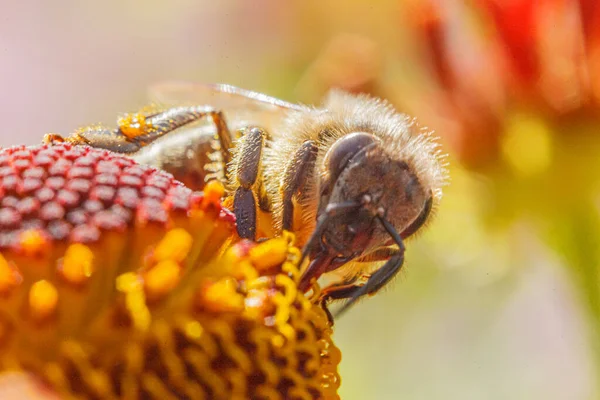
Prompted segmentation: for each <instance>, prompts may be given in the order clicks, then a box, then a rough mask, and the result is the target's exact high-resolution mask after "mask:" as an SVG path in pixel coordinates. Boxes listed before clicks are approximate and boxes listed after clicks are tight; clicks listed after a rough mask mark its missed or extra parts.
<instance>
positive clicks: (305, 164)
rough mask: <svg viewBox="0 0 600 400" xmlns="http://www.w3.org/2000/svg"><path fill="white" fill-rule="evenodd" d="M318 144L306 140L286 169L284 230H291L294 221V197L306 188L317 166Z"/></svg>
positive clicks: (283, 191) (284, 178) (283, 186)
mask: <svg viewBox="0 0 600 400" xmlns="http://www.w3.org/2000/svg"><path fill="white" fill-rule="evenodd" d="M317 151H318V148H317V144H316V143H315V142H314V141H312V140H309V141H306V142H304V143H303V144H302V146H300V148H299V149H298V150H297V151H296V153H295V154H294V157H293V158H292V160H291V161H290V162H289V164H288V166H287V167H286V169H285V173H284V176H283V184H282V194H283V215H282V227H283V230H286V231H291V230H292V228H293V222H294V203H293V198H294V196H296V195H299V194H301V193H302V191H303V190H304V187H305V185H306V181H307V179H308V177H309V176H310V175H311V173H312V171H313V170H314V168H315V161H316V160H317Z"/></svg>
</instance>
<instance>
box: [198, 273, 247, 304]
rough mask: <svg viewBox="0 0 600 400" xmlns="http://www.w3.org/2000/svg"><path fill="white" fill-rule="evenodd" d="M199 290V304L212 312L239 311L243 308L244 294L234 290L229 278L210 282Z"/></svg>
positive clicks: (233, 282)
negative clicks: (200, 295)
mask: <svg viewBox="0 0 600 400" xmlns="http://www.w3.org/2000/svg"><path fill="white" fill-rule="evenodd" d="M203 289H204V290H203V291H201V294H202V297H201V299H200V302H201V303H200V305H201V306H203V307H206V308H208V309H209V310H211V311H214V312H240V311H243V309H244V296H242V295H241V294H239V293H238V292H237V291H236V283H235V281H234V280H233V279H231V278H223V279H221V280H219V281H217V282H214V283H210V284H208V285H207V286H206V287H204V288H203Z"/></svg>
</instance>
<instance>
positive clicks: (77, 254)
mask: <svg viewBox="0 0 600 400" xmlns="http://www.w3.org/2000/svg"><path fill="white" fill-rule="evenodd" d="M93 260H94V253H93V252H92V250H91V249H90V248H89V247H88V246H86V245H84V244H81V243H74V244H72V245H70V246H69V247H68V248H67V251H66V252H65V257H64V258H63V260H62V264H61V268H60V271H61V273H62V276H63V277H64V278H65V279H66V280H67V282H69V283H73V284H76V285H78V284H81V283H83V282H85V281H86V280H87V279H88V278H89V277H90V276H92V272H93Z"/></svg>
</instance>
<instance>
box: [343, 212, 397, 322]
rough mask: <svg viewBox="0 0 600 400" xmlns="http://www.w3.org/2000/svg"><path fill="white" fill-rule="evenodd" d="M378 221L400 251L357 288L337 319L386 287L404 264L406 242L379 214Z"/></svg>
mask: <svg viewBox="0 0 600 400" xmlns="http://www.w3.org/2000/svg"><path fill="white" fill-rule="evenodd" d="M376 217H377V219H378V220H379V222H380V223H381V225H383V227H384V228H385V230H386V231H387V233H388V234H389V235H390V236H391V237H392V239H393V240H394V242H395V243H396V244H397V245H398V249H397V250H396V252H395V254H394V255H392V256H391V257H390V258H389V259H388V260H387V261H386V263H385V264H384V265H383V266H382V267H381V268H379V269H378V270H377V271H375V272H374V273H373V274H372V275H371V276H370V277H369V280H367V283H365V284H364V285H362V286H356V287H355V289H354V291H353V292H352V294H351V295H350V296H349V299H348V301H347V302H346V303H345V304H344V305H343V306H342V307H341V308H340V309H339V310H337V311H336V313H335V318H339V317H340V316H341V315H342V314H343V313H345V312H346V311H348V309H349V308H350V307H352V306H353V305H354V303H356V302H357V301H358V299H359V298H361V297H362V296H364V295H367V294H373V293H375V292H377V291H378V290H379V289H381V288H382V287H383V286H385V285H386V284H387V283H388V282H389V281H390V280H392V278H394V277H395V276H396V274H397V273H398V271H400V269H401V268H402V265H403V264H404V250H405V247H404V242H403V241H402V237H401V236H400V234H398V232H397V231H396V228H394V226H393V225H392V224H390V223H389V221H388V220H387V219H385V217H384V216H383V215H380V214H378V215H377V216H376Z"/></svg>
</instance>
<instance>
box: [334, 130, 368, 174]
mask: <svg viewBox="0 0 600 400" xmlns="http://www.w3.org/2000/svg"><path fill="white" fill-rule="evenodd" d="M376 141H377V138H376V137H375V136H373V135H371V134H370V133H365V132H355V133H351V134H349V135H346V136H344V137H342V138H340V139H338V140H337V142H335V143H334V144H333V146H331V148H330V149H329V151H327V154H326V155H325V165H326V167H327V169H328V171H329V173H330V174H331V176H332V178H333V179H332V181H334V180H335V178H337V177H338V176H339V175H340V173H341V172H342V171H343V170H344V168H346V166H347V165H348V162H349V161H350V160H351V159H352V158H353V157H354V156H355V155H356V154H357V153H358V152H360V151H361V150H362V149H364V148H365V147H366V146H369V145H371V144H373V143H375V142H376Z"/></svg>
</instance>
